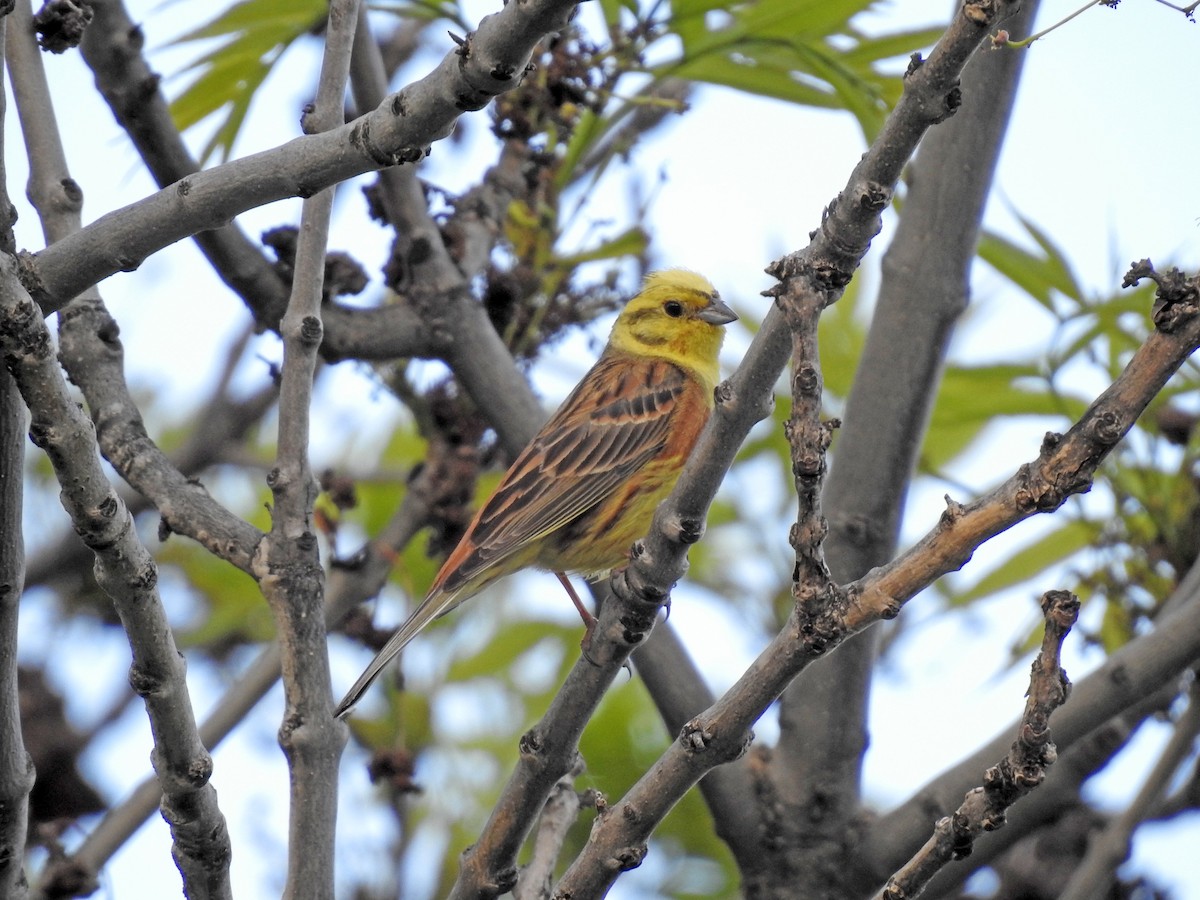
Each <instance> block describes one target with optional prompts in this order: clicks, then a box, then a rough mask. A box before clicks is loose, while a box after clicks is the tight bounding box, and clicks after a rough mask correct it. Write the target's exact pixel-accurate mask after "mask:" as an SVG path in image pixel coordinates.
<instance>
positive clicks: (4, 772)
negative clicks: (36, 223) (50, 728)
mask: <svg viewBox="0 0 1200 900" xmlns="http://www.w3.org/2000/svg"><path fill="white" fill-rule="evenodd" d="M7 27H8V17H7V16H4V17H3V18H0V137H2V136H3V135H4V133H5V129H4V128H3V127H2V126H4V125H6V124H7V119H6V114H7V112H8V109H7V101H6V100H5V91H4V69H3V65H2V63H3V53H2V51H3V46H4V36H5V32H6V31H7ZM7 176H8V168H7V165H6V163H5V157H4V148H3V142H0V210H3V211H4V212H3V219H2V220H0V249H2V250H3V252H5V253H12V252H13V250H14V248H15V240H14V237H13V231H12V226H13V219H12V214H11V212H10V211H11V210H12V209H13V206H12V201H11V200H9V197H8V177H7ZM24 462H25V405H24V404H23V403H22V402H21V395H20V393H19V392H18V391H17V385H16V383H15V382H14V381H13V380H12V377H11V376H10V375H9V374H8V372H7V371H3V372H0V811H2V812H0V896H4V897H13V898H22V897H25V896H26V895H27V893H28V889H29V884H28V881H27V880H26V877H25V835H26V833H27V832H28V829H29V792H30V790H31V789H32V788H33V782H34V775H35V773H34V767H33V759H32V758H31V757H30V755H29V752H28V751H27V750H26V749H25V740H24V737H23V735H22V732H21V705H20V700H19V697H18V694H17V621H18V616H19V612H20V603H21V594H22V591H23V590H24V584H25V536H24V532H23V530H22V523H21V513H22V508H23V501H24V477H25V471H24Z"/></svg>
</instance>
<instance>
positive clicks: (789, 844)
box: [758, 0, 1039, 892]
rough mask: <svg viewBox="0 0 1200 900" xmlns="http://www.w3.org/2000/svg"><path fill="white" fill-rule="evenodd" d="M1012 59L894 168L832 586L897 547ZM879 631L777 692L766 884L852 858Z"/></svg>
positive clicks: (980, 62) (854, 403)
mask: <svg viewBox="0 0 1200 900" xmlns="http://www.w3.org/2000/svg"><path fill="white" fill-rule="evenodd" d="M1038 5H1039V4H1038V3H1037V2H1029V0H1027V2H1025V3H1023V4H1021V8H1020V9H1019V10H1018V11H1017V12H1015V13H1014V14H1013V16H1012V17H1011V18H1010V19H1009V20H1006V21H1005V25H1006V26H1009V27H1012V28H1014V29H1020V28H1022V27H1024V26H1023V25H1022V24H1021V23H1024V22H1032V21H1033V19H1034V16H1035V14H1036V12H1037V8H1038ZM1024 59H1025V57H1024V56H1023V55H1021V54H1012V53H1009V54H1003V53H989V52H980V53H976V54H975V56H973V57H972V58H971V61H970V63H969V64H968V65H967V66H966V69H965V71H964V72H963V77H962V108H961V109H959V111H958V112H957V113H955V115H954V116H953V117H952V118H951V119H950V120H949V121H947V122H945V123H943V124H942V125H941V126H940V127H938V128H935V129H933V130H932V131H930V132H929V133H928V134H927V135H926V136H925V138H924V139H923V140H922V142H921V146H920V149H919V150H918V151H917V155H916V157H915V159H914V160H913V162H912V165H911V166H910V168H909V170H908V173H907V175H906V183H907V193H906V197H905V202H904V205H903V209H902V210H900V211H899V212H900V215H899V221H898V222H897V224H896V227H895V232H894V234H893V236H892V239H891V242H890V243H889V245H888V249H887V252H886V254H885V255H884V257H883V260H882V263H881V268H882V280H881V282H880V287H879V296H878V298H877V299H876V303H875V309H874V312H873V314H872V317H871V327H870V330H869V331H868V333H867V341H866V345H865V346H864V348H863V351H862V354H861V356H860V358H859V362H858V366H857V369H856V371H855V374H854V382H853V385H852V387H851V389H850V393H849V396H848V397H847V398H846V406H845V410H844V413H843V415H842V419H843V424H842V426H841V428H840V430H839V432H838V437H837V452H836V454H835V455H834V458H833V460H832V461H831V464H830V471H829V475H828V477H827V479H826V481H825V487H824V492H823V495H822V505H823V506H824V509H825V515H826V516H827V517H828V520H829V525H828V528H829V537H828V539H827V541H826V543H825V554H826V558H827V559H828V562H829V568H830V570H831V572H832V573H833V577H834V578H835V579H836V580H837V581H838V582H839V583H843V584H844V583H846V582H848V581H851V580H853V579H855V578H859V577H861V576H862V575H864V574H865V573H866V572H868V571H869V570H870V569H871V568H872V567H873V566H877V565H882V564H883V563H885V562H887V561H888V560H889V559H891V558H892V557H893V556H894V555H895V553H896V540H897V535H898V533H899V529H900V521H901V518H902V516H903V512H904V505H905V498H906V496H907V493H908V486H909V483H910V481H911V479H912V473H913V470H914V467H915V464H916V460H917V456H918V452H919V450H920V448H921V445H922V438H923V435H924V434H925V432H926V430H927V427H928V422H929V410H930V409H931V408H932V405H933V402H934V398H935V397H936V395H937V391H938V386H939V384H940V382H941V370H942V362H943V359H944V358H945V355H946V348H947V346H948V345H949V343H950V339H951V337H952V335H953V334H954V329H955V324H956V322H957V319H958V317H959V315H960V314H961V313H962V311H963V310H964V309H965V308H966V306H967V301H968V296H969V293H970V290H969V284H970V279H969V273H970V270H971V266H972V264H973V262H974V260H975V245H976V241H977V236H978V232H979V223H980V221H981V219H982V217H983V209H984V205H985V202H986V199H987V195H988V192H989V189H990V187H991V184H992V175H993V172H994V170H995V163H996V159H997V157H998V156H999V153H1000V147H1001V146H1002V143H1003V138H1004V134H1005V132H1006V130H1007V125H1008V121H1009V113H1010V111H1011V109H1012V100H1013V97H1014V95H1015V93H1016V84H1017V81H1018V78H1019V75H1020V70H1021V67H1022V64H1023V62H1024ZM878 634H879V629H874V628H873V629H868V630H866V631H864V632H863V633H861V634H859V635H855V636H854V637H853V638H851V639H850V640H849V641H847V642H846V643H845V644H844V645H843V646H841V647H840V648H839V649H838V652H837V653H834V654H831V655H829V656H827V657H825V658H824V659H822V660H821V661H820V662H819V663H818V664H817V665H814V666H811V667H810V668H808V669H806V670H805V671H804V673H803V674H802V675H800V676H799V677H798V678H797V679H796V680H795V681H794V682H792V684H791V685H790V686H789V687H788V689H787V690H786V691H784V693H783V696H782V697H781V698H780V703H779V728H780V736H779V742H778V745H777V746H776V747H775V748H774V750H773V752H772V754H771V757H770V760H771V763H770V766H769V767H767V769H766V770H765V772H764V775H765V776H766V777H764V779H763V780H762V782H761V784H760V788H759V789H760V791H764V792H769V794H768V796H769V797H770V801H769V802H770V803H771V804H772V808H777V809H778V810H779V813H778V815H777V817H776V819H777V822H776V824H775V827H773V828H772V830H771V833H772V835H773V836H777V838H776V840H774V841H773V842H772V844H771V846H770V847H768V846H764V847H763V848H762V850H760V853H773V854H774V856H773V862H772V864H769V865H763V866H759V867H758V871H759V872H761V873H762V876H763V878H764V879H766V881H767V883H768V884H770V885H773V886H775V887H776V888H780V887H783V886H785V885H786V886H787V887H788V888H789V889H793V890H797V891H801V892H803V891H805V890H808V891H820V890H830V892H832V886H833V885H838V884H843V883H844V882H845V880H846V879H847V877H849V874H850V871H851V870H852V868H853V866H847V865H846V854H845V852H844V849H843V848H844V843H845V842H844V840H843V838H842V835H845V834H846V833H847V831H848V830H850V829H856V828H857V827H858V824H859V823H860V822H861V821H862V818H863V814H864V811H863V807H862V799H861V777H862V764H863V758H864V754H865V750H866V746H867V742H868V734H867V706H868V702H869V698H870V691H871V684H872V673H873V671H874V666H875V662H876V655H877V645H878ZM817 722H820V723H821V724H820V726H819V727H818V726H815V724H814V723H817Z"/></svg>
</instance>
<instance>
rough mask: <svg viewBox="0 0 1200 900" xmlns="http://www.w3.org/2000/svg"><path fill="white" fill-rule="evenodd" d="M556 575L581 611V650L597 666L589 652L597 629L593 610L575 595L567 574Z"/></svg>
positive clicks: (556, 573) (585, 657) (559, 573)
mask: <svg viewBox="0 0 1200 900" xmlns="http://www.w3.org/2000/svg"><path fill="white" fill-rule="evenodd" d="M554 574H555V575H556V576H558V580H559V581H560V582H561V583H562V586H563V587H564V588H566V590H567V595H568V596H570V598H571V602H572V603H574V604H575V608H576V609H577V610H579V617H580V618H581V619H583V640H581V641H580V642H579V649H580V650H581V651H582V652H583V658H584V659H586V660H587V661H588V662H590V663H592V665H595V664H596V661H595V660H593V659H592V657H591V654H590V653H589V652H588V651H589V650H590V649H591V646H592V631H593V630H594V629H595V627H596V617H595V616H593V615H592V613H591V610H589V609H588V608H587V607H586V606H584V605H583V601H582V600H580V599H579V595H578V594H577V593H575V588H574V587H572V585H571V580H570V579H569V578H567V576H566V574H565V573H563V572H555V573H554Z"/></svg>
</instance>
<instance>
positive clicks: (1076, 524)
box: [953, 519, 1102, 606]
mask: <svg viewBox="0 0 1200 900" xmlns="http://www.w3.org/2000/svg"><path fill="white" fill-rule="evenodd" d="M1101 530H1102V525H1101V524H1100V523H1097V522H1090V521H1087V520H1086V519H1071V520H1068V521H1066V522H1064V523H1062V524H1061V525H1059V526H1058V527H1057V528H1055V529H1054V530H1053V531H1051V532H1050V533H1049V534H1047V535H1044V536H1043V537H1041V538H1039V539H1038V540H1037V541H1035V542H1034V543H1032V544H1029V545H1027V546H1026V547H1024V548H1022V549H1020V550H1018V551H1017V552H1016V553H1014V554H1012V556H1010V557H1009V558H1008V559H1006V560H1004V561H1003V562H1001V563H1000V564H999V565H997V566H996V567H995V568H993V569H992V570H991V571H990V572H988V573H987V574H985V575H984V576H983V577H981V578H980V579H979V580H978V581H976V582H975V583H974V584H973V585H972V586H971V587H969V588H967V589H966V590H964V591H956V592H955V593H954V596H953V602H954V603H955V605H958V606H965V605H967V604H969V603H973V602H975V601H976V600H979V599H981V598H983V597H989V596H991V595H992V594H996V593H998V592H1000V591H1002V590H1005V589H1007V588H1012V587H1016V586H1017V585H1020V584H1024V583H1025V582H1027V581H1029V580H1030V579H1032V578H1036V577H1037V576H1038V575H1041V574H1042V573H1043V572H1045V571H1046V570H1047V569H1049V568H1051V567H1052V566H1056V565H1058V564H1060V563H1062V562H1064V561H1066V560H1067V559H1070V558H1071V557H1072V556H1074V555H1075V554H1076V553H1078V552H1079V551H1081V550H1084V549H1086V548H1087V547H1091V546H1093V545H1094V544H1095V543H1096V539H1097V538H1098V537H1099V536H1100V532H1101Z"/></svg>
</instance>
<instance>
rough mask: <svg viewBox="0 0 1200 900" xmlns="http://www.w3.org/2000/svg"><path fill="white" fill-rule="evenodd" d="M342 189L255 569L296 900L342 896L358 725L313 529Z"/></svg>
mask: <svg viewBox="0 0 1200 900" xmlns="http://www.w3.org/2000/svg"><path fill="white" fill-rule="evenodd" d="M357 22H358V0H333V2H331V3H330V5H329V21H328V27H327V28H326V33H325V53H324V56H323V58H322V62H321V74H320V77H319V79H318V84H317V97H316V101H315V102H314V104H313V107H312V108H311V109H310V110H309V111H308V112H307V113H306V115H305V120H304V125H305V128H306V130H312V131H317V132H327V131H328V130H329V129H331V128H332V127H333V126H334V125H335V124H337V123H340V122H341V120H342V110H343V99H344V96H345V90H346V80H347V76H348V74H349V70H350V48H351V45H352V43H353V41H354V31H355V27H356V25H357ZM332 210H333V188H332V187H328V188H325V189H324V190H321V191H318V192H317V193H315V194H314V195H313V196H311V197H309V198H308V199H306V200H305V201H304V206H303V209H302V211H301V216H300V235H299V240H298V243H297V247H296V259H295V267H294V272H293V276H292V293H291V297H290V298H289V300H288V306H287V312H286V313H285V315H284V317H283V321H282V322H281V323H280V327H279V333H280V335H281V336H282V338H283V368H282V373H281V380H280V388H279V434H278V440H277V444H278V450H277V453H276V462H275V467H274V468H273V469H272V470H271V472H270V473H269V474H268V475H267V484H268V485H269V486H270V488H271V493H272V496H273V497H274V501H275V502H274V506H273V508H272V510H271V530H270V532H269V533H268V534H267V535H266V536H265V537H264V538H263V540H262V542H261V543H260V544H259V548H258V552H257V553H256V554H255V558H254V562H253V568H254V573H255V575H256V576H257V577H258V583H259V587H260V588H261V590H262V593H263V596H264V597H265V598H266V600H267V603H268V605H269V606H270V607H271V612H272V614H273V615H274V617H275V621H276V624H277V628H278V632H279V643H280V648H281V650H282V665H283V689H284V699H285V703H286V710H285V712H284V720H283V724H282V726H281V727H280V729H279V743H280V746H281V747H282V748H283V751H284V754H285V755H286V756H287V760H288V768H289V771H290V773H291V779H290V784H291V804H290V807H289V819H288V868H287V883H286V886H285V889H284V894H285V896H287V897H292V898H296V897H314V898H317V897H331V896H333V885H334V878H333V876H334V862H333V845H334V823H335V821H336V819H337V770H338V757H339V756H340V754H341V750H342V748H343V747H344V746H345V743H346V729H345V727H344V726H343V725H342V724H340V723H339V722H337V721H335V720H334V719H333V716H332V706H331V704H332V702H333V698H332V690H331V686H330V678H329V653H328V645H327V641H326V639H325V614H324V609H323V604H324V591H325V573H324V571H323V569H322V568H321V560H320V554H319V549H318V542H317V537H316V533H315V525H314V522H313V504H314V502H315V501H316V498H317V493H318V486H317V482H316V479H315V478H314V477H313V473H312V469H311V467H310V465H309V459H308V450H309V415H310V407H311V403H312V385H313V378H314V375H315V372H316V367H317V349H318V347H320V344H321V334H322V323H321V301H322V297H323V294H324V275H325V247H326V242H327V239H328V236H329V217H330V214H331V212H332Z"/></svg>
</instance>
